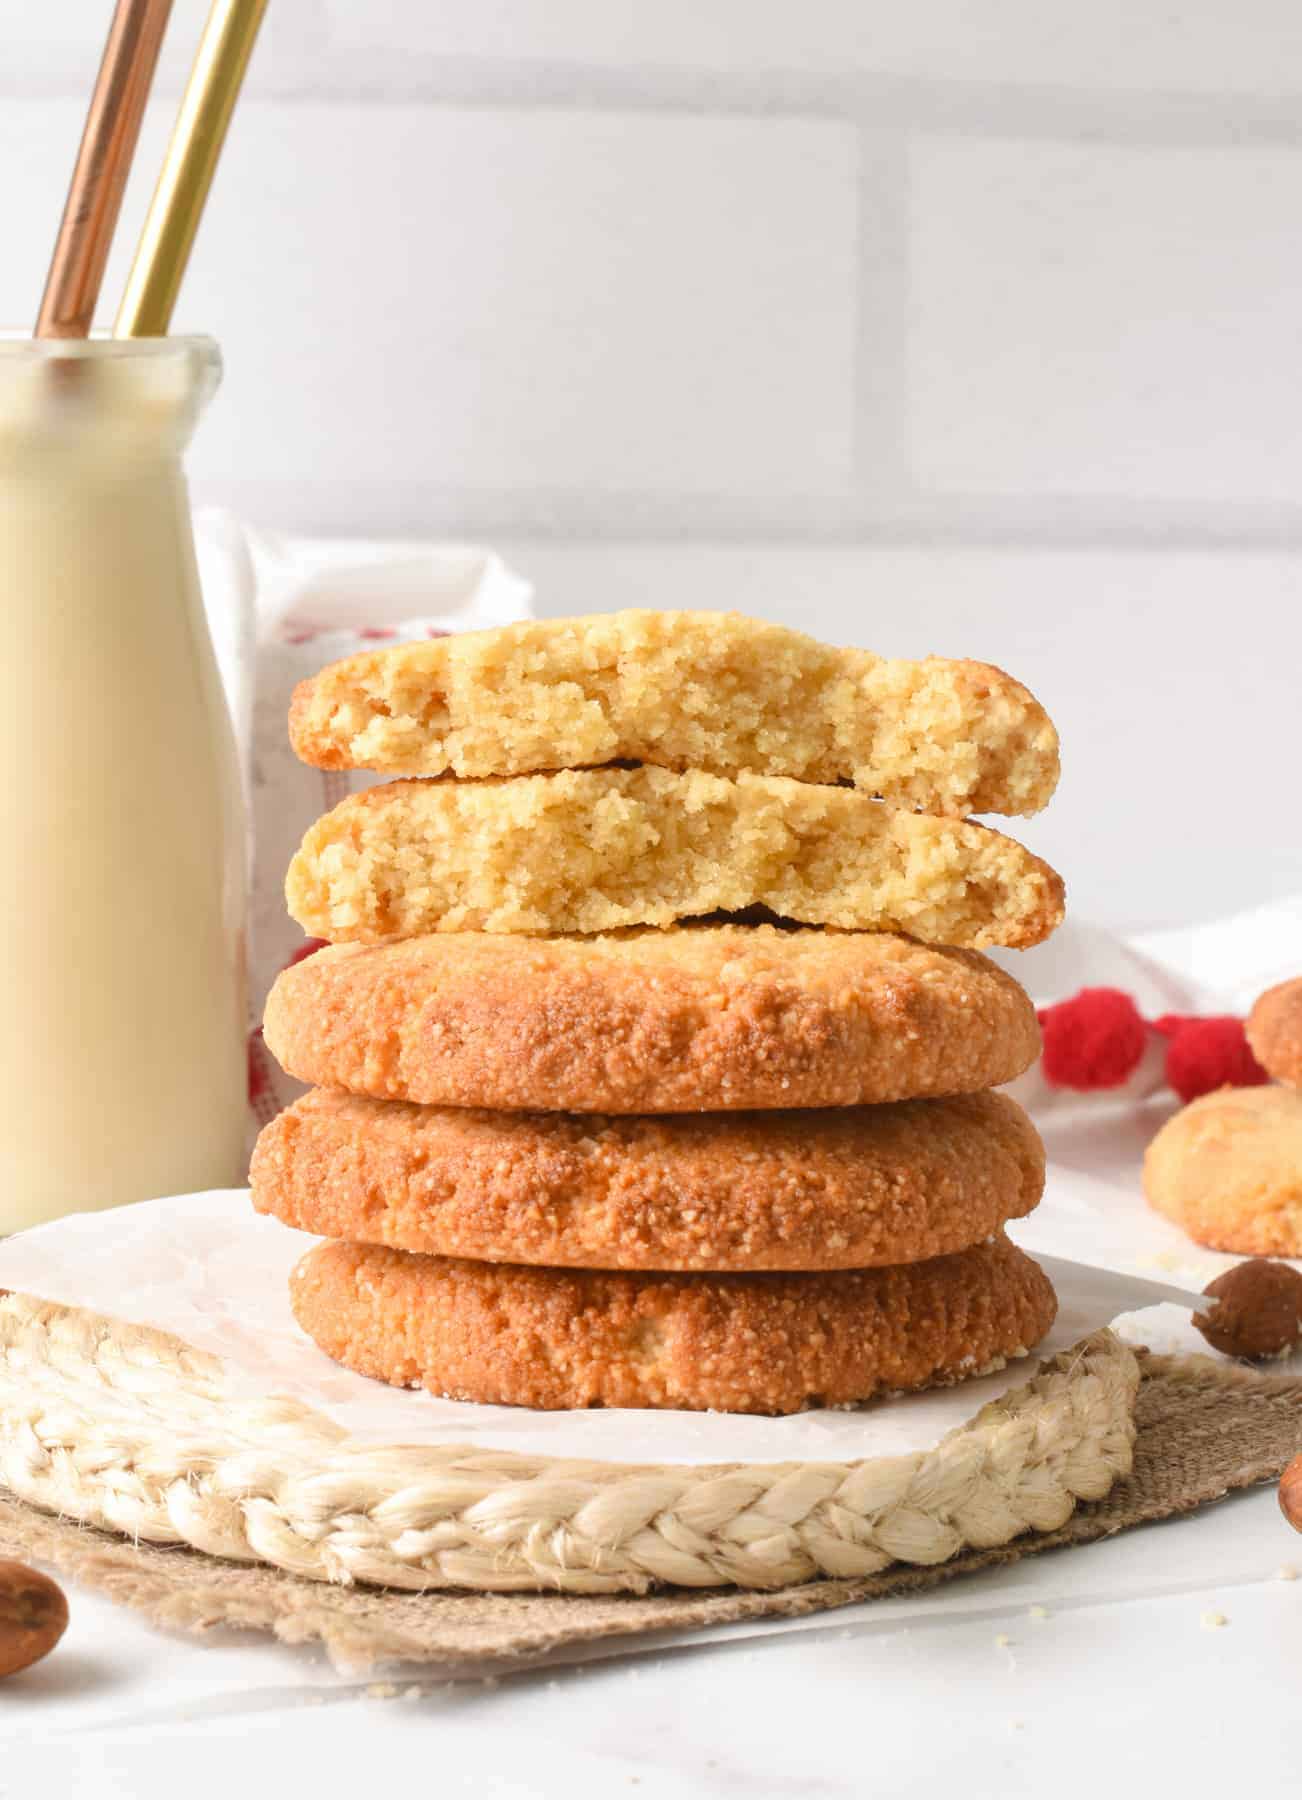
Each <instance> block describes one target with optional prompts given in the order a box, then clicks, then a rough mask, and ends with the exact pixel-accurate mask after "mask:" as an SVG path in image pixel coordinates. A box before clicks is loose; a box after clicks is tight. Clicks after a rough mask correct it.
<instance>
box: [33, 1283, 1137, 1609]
mask: <svg viewBox="0 0 1302 1800" xmlns="http://www.w3.org/2000/svg"><path fill="white" fill-rule="evenodd" d="M1138 1387H1139V1366H1138V1363H1137V1361H1136V1359H1135V1357H1134V1355H1133V1354H1132V1353H1131V1351H1130V1350H1129V1349H1127V1348H1126V1346H1125V1345H1124V1344H1123V1343H1122V1342H1121V1341H1120V1339H1118V1338H1117V1337H1115V1336H1114V1335H1113V1334H1112V1332H1110V1331H1099V1332H1096V1333H1094V1334H1093V1335H1092V1336H1090V1337H1088V1338H1086V1339H1084V1340H1083V1341H1082V1342H1081V1343H1079V1344H1078V1345H1076V1346H1075V1347H1074V1348H1073V1349H1072V1350H1069V1351H1066V1352H1063V1353H1062V1354H1060V1355H1058V1356H1055V1357H1052V1358H1050V1359H1049V1360H1047V1361H1045V1362H1043V1363H1041V1364H1040V1365H1039V1367H1038V1369H1037V1371H1036V1373H1035V1374H1034V1375H1033V1376H1032V1377H1031V1378H1030V1379H1029V1380H1028V1381H1027V1382H1025V1383H1024V1384H1022V1385H1021V1386H1019V1387H1016V1388H1014V1389H1012V1390H1011V1391H1009V1392H1008V1393H1007V1394H1005V1395H1004V1396H1003V1397H1002V1398H1001V1399H999V1400H997V1401H993V1402H991V1403H990V1404H989V1405H987V1406H985V1407H983V1408H982V1409H981V1411H980V1412H978V1413H977V1414H976V1416H975V1417H974V1418H973V1419H972V1420H971V1421H970V1423H968V1424H967V1425H965V1426H962V1427H960V1428H959V1429H958V1430H956V1431H953V1432H951V1433H949V1435H948V1436H946V1437H944V1438H942V1439H941V1441H940V1442H939V1443H938V1444H937V1445H936V1446H935V1447H934V1448H933V1449H931V1450H927V1451H922V1452H918V1453H915V1454H913V1455H908V1456H892V1457H878V1458H874V1459H871V1460H868V1461H863V1462H841V1463H813V1462H807V1463H776V1464H749V1465H717V1466H700V1467H690V1466H682V1467H669V1466H660V1467H638V1466H634V1465H625V1464H617V1463H599V1462H579V1461H563V1460H559V1459H556V1458H549V1457H538V1456H523V1455H519V1454H516V1453H513V1452H506V1451H496V1452H483V1451H478V1450H472V1449H469V1448H466V1447H465V1446H458V1445H447V1446H446V1447H437V1448H432V1447H421V1448H417V1447H404V1446H401V1445H394V1446H392V1447H374V1446H371V1445H369V1444H360V1443H357V1442H356V1441H353V1440H350V1439H349V1438H348V1436H347V1434H346V1433H345V1432H344V1431H343V1430H342V1429H341V1428H340V1427H338V1426H336V1425H335V1424H333V1423H332V1422H331V1420H329V1419H328V1418H326V1417H325V1416H324V1415H323V1414H321V1413H318V1412H316V1411H315V1410H313V1409H312V1408H311V1407H308V1406H305V1405H303V1404H301V1403H300V1402H299V1401H297V1400H291V1399H287V1398H284V1397H280V1398H277V1397H275V1396H272V1397H270V1398H267V1399H265V1400H263V1399H255V1400H250V1399H249V1397H248V1396H247V1394H246V1393H245V1392H243V1391H240V1390H238V1389H237V1386H236V1384H235V1382H234V1381H233V1380H232V1378H231V1377H230V1375H229V1374H228V1373H227V1371H226V1368H225V1365H224V1364H223V1363H222V1362H221V1361H220V1359H218V1358H217V1357H213V1356H210V1355H207V1354H206V1353H204V1352H201V1351H198V1350H195V1349H192V1348H191V1347H190V1346H188V1345H186V1344H184V1343H183V1342H182V1341H181V1340H180V1339H178V1338H175V1337H172V1336H170V1335H168V1334H166V1333H164V1332H161V1331H154V1330H151V1329H148V1328H145V1327H141V1326H136V1325H128V1324H124V1323H121V1322H120V1321H116V1320H113V1319H109V1318H105V1317H103V1316H102V1315H100V1314H97V1313H92V1312H87V1311H83V1310H81V1309H79V1308H72V1307H65V1306H56V1305H53V1304H50V1303H48V1302H45V1301H41V1300H36V1299H32V1298H31V1297H29V1296H26V1295H22V1294H4V1295H3V1296H0V1486H3V1487H7V1488H8V1489H10V1490H11V1491H12V1493H13V1494H14V1495H15V1496H17V1497H18V1498H19V1499H21V1500H24V1501H26V1502H28V1503H29V1504H31V1505H33V1506H36V1507H39V1508H40V1509H42V1510H43V1511H45V1512H49V1513H55V1514H58V1515H59V1516H61V1517H63V1518H68V1519H73V1520H76V1521H77V1522H79V1523H81V1524H85V1525H94V1526H99V1527H101V1528H103V1529H106V1530H109V1531H115V1532H119V1533H122V1534H124V1535H125V1536H127V1537H129V1538H132V1539H134V1540H136V1541H141V1540H144V1541H146V1542H149V1543H153V1544H186V1545H190V1546H191V1547H193V1548H194V1549H197V1550H202V1551H205V1552H207V1553H208V1554H209V1555H211V1556H216V1557H222V1558H226V1559H229V1560H232V1561H236V1562H243V1563H266V1564H270V1565H272V1566H273V1567H275V1568H279V1569H284V1570H288V1571H289V1572H290V1573H292V1574H295V1575H298V1576H302V1577H306V1578H308V1579H310V1580H314V1581H325V1582H338V1583H345V1584H347V1583H351V1582H354V1581H365V1582H372V1583H376V1584H378V1585H381V1586H388V1587H400V1588H408V1589H430V1588H460V1589H473V1590H478V1591H483V1592H498V1593H506V1592H513V1591H537V1590H556V1591H561V1592H565V1593H574V1594H610V1593H621V1592H623V1593H629V1592H631V1593H644V1592H645V1591H646V1590H647V1589H648V1588H650V1587H652V1586H653V1585H655V1584H656V1583H661V1582H668V1583H674V1584H676V1585H678V1586H683V1587H721V1586H728V1585H734V1586H737V1587H741V1588H780V1587H785V1586H789V1585H791V1584H793V1583H797V1582H804V1581H809V1580H811V1579H812V1578H814V1577H817V1576H820V1575H822V1576H864V1575H872V1574H875V1573H877V1572H878V1571H880V1570H883V1569H885V1568H887V1567H888V1566H889V1565H891V1564H893V1563H908V1564H915V1565H934V1564H939V1563H943V1562H946V1561H948V1560H949V1559H950V1558H951V1557H954V1556H957V1555H958V1554H959V1553H960V1552H962V1551H963V1550H965V1549H992V1548H995V1547H997V1546H1000V1545H1004V1544H1007V1543H1010V1542H1011V1541H1012V1540H1013V1539H1014V1538H1016V1537H1018V1536H1020V1535H1021V1534H1022V1533H1024V1532H1027V1531H1035V1532H1045V1531H1054V1530H1057V1529H1058V1528H1059V1527H1061V1526H1062V1525H1063V1524H1065V1522H1066V1521H1067V1519H1068V1518H1070V1516H1071V1514H1072V1512H1073V1510H1074V1508H1075V1506H1076V1503H1077V1501H1078V1500H1099V1499H1102V1498H1103V1497H1104V1496H1105V1495H1106V1494H1107V1493H1108V1492H1109V1490H1110V1489H1111V1487H1112V1485H1113V1483H1114V1482H1115V1481H1116V1480H1117V1479H1118V1477H1120V1476H1123V1475H1126V1474H1128V1473H1129V1471H1130V1468H1131V1455H1132V1446H1133V1443H1134V1437H1135V1427H1134V1407H1135V1399H1136V1394H1137V1392H1138Z"/></svg>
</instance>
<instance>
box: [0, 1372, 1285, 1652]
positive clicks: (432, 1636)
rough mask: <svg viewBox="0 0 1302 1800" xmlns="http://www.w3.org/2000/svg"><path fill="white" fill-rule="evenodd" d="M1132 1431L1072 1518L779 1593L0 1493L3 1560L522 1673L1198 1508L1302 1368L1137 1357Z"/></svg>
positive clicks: (1012, 1557)
mask: <svg viewBox="0 0 1302 1800" xmlns="http://www.w3.org/2000/svg"><path fill="white" fill-rule="evenodd" d="M1140 1366H1141V1370H1142V1380H1141V1384H1140V1390H1139V1396H1138V1401H1137V1406H1136V1415H1135V1416H1136V1423H1137V1425H1138V1435H1137V1438H1136V1442H1135V1448H1134V1460H1133V1467H1132V1469H1131V1471H1130V1473H1129V1474H1128V1475H1126V1476H1124V1477H1122V1478H1121V1479H1120V1480H1118V1481H1117V1482H1116V1483H1115V1485H1114V1486H1113V1488H1112V1490H1111V1492H1110V1493H1109V1494H1108V1495H1107V1497H1106V1498H1105V1499H1102V1500H1099V1501H1095V1502H1085V1503H1082V1504H1080V1505H1078V1506H1077V1507H1076V1509H1075V1511H1074V1512H1073V1514H1072V1516H1071V1518H1070V1519H1069V1520H1068V1521H1067V1523H1066V1524H1065V1525H1062V1526H1061V1527H1060V1528H1058V1529H1056V1530H1050V1531H1041V1532H1030V1533H1027V1534H1026V1535H1024V1536H1022V1537H1020V1538H1018V1539H1017V1540H1016V1541H1015V1542H1012V1543H1009V1544H1006V1545H1004V1546H1002V1547H999V1548H992V1549H986V1550H968V1551H965V1552H963V1553H962V1554H960V1555H958V1556H955V1557H953V1558H951V1559H950V1560H949V1561H947V1562H944V1563H941V1564H938V1565H936V1566H933V1567H929V1568H921V1567H904V1566H899V1565H896V1566H894V1567H892V1568H890V1569H888V1570H886V1571H885V1572H883V1573H881V1574H877V1575H871V1576H866V1577H861V1578H856V1579H850V1580H821V1581H808V1582H805V1583H803V1584H801V1585H798V1586H793V1587H788V1588H785V1589H783V1590H781V1591H780V1592H776V1593H756V1592H745V1591H739V1590H737V1589H735V1588H733V1589H728V1590H726V1591H723V1592H716V1593H711V1594H708V1595H705V1594H701V1593H699V1592H691V1591H687V1592H684V1591H682V1590H678V1591H673V1590H661V1591H658V1592H656V1593H654V1594H650V1595H600V1596H586V1595H569V1594H447V1593H421V1594H404V1593H397V1592H393V1591H382V1590H377V1589H375V1588H370V1587H365V1586H354V1587H350V1588H340V1587H334V1586H329V1585H326V1584H323V1583H321V1582H317V1581H305V1580H302V1579H299V1578H297V1577H295V1576H293V1575H288V1574H285V1573H283V1572H282V1571H280V1570H278V1569H273V1568H268V1567H265V1566H247V1565H232V1564H230V1563H227V1562H222V1561H220V1560H218V1559H217V1558H215V1557H210V1556H205V1555H201V1554H199V1553H198V1552H196V1551H193V1550H188V1549H184V1548H180V1547H177V1548H155V1547H152V1546H149V1545H146V1544H132V1543H129V1542H127V1541H124V1540H123V1539H121V1538H117V1537H113V1536H111V1535H109V1534H107V1533H105V1532H101V1531H96V1530H91V1529H88V1528H86V1527H84V1526H79V1525H76V1524H73V1523H69V1522H67V1521H66V1520H62V1519H59V1518H56V1517H52V1516H50V1515H48V1514H45V1513H42V1512H39V1511H37V1510H35V1509H34V1508H32V1507H29V1506H25V1505H22V1504H20V1503H18V1502H17V1501H14V1500H12V1499H9V1498H4V1497H0V1555H4V1556H19V1557H23V1558H27V1559H29V1560H32V1561H36V1562H39V1563H44V1564H46V1565H48V1566H50V1567H52V1568H54V1569H56V1570H58V1571H60V1572H61V1573H63V1574H66V1575H68V1576H71V1577H73V1578H75V1579H76V1580H78V1581H81V1582H84V1583H85V1584H87V1585H88V1586H90V1587H92V1588H96V1589H98V1590H99V1591H101V1592H102V1593H104V1594H106V1595H108V1596H109V1597H110V1598H112V1599H114V1600H117V1601H119V1602H121V1603H122V1604H124V1605H127V1606H131V1607H133V1608H134V1609H136V1610H137V1611H139V1612H140V1613H142V1614H143V1615H144V1616H145V1617H146V1618H148V1619H150V1620H151V1621H153V1622H154V1623H156V1624H158V1625H161V1626H167V1627H171V1628H179V1629H184V1630H190V1631H204V1630H207V1629H209V1628H211V1627H215V1626H230V1627H235V1628H243V1629H254V1630H260V1631H266V1632H270V1633H274V1635H275V1636H276V1637H277V1638H279V1639H280V1640H281V1641H282V1642H284V1643H288V1644H303V1643H320V1644H322V1645H323V1646H324V1647H325V1649H326V1651H327V1652H328V1654H329V1655H330V1657H331V1659H332V1660H333V1661H334V1662H335V1663H336V1664H337V1665H338V1666H340V1667H342V1668H347V1669H354V1670H356V1669H367V1668H372V1667H374V1666H375V1665H376V1664H380V1663H392V1662H411V1663H426V1664H431V1663H434V1664H438V1665H440V1668H439V1673H440V1675H441V1676H451V1675H456V1674H474V1673H479V1674H484V1673H489V1672H501V1671H503V1670H508V1669H511V1668H525V1667H528V1666H529V1665H530V1664H531V1663H533V1662H536V1661H538V1660H539V1659H541V1658H544V1657H547V1656H549V1655H551V1654H552V1653H554V1652H556V1651H558V1650H568V1649H573V1648H575V1647H578V1646H582V1645H586V1644H593V1643H596V1642H597V1641H598V1640H602V1639H606V1640H609V1639H617V1638H627V1639H633V1638H641V1637H645V1636H646V1635H647V1634H653V1633H658V1632H666V1631H675V1632H677V1631H684V1630H691V1629H702V1628H705V1627H710V1626H716V1625H724V1624H730V1623H734V1622H736V1621H740V1620H752V1619H771V1618H792V1617H797V1616H800V1615H804V1614H808V1613H815V1612H819V1611H822V1610H825V1609H829V1608H833V1607H840V1606H849V1605H851V1604H853V1603H855V1602H857V1601H863V1600H873V1599H879V1598H885V1597H887V1596H890V1595H892V1594H901V1593H908V1592H912V1591H915V1590H918V1589H922V1588H928V1587H932V1586H934V1585H936V1584H937V1583H939V1582H942V1581H949V1580H952V1579H954V1578H955V1577H957V1576H959V1575H968V1574H972V1573H974V1572H975V1571H977V1570H980V1569H984V1568H989V1567H991V1566H993V1565H998V1564H1003V1563H1011V1562H1016V1561H1017V1560H1018V1559H1019V1558H1021V1557H1023V1556H1029V1555H1032V1554H1034V1553H1036V1552H1039V1551H1042V1550H1051V1549H1058V1548H1062V1547H1064V1546H1070V1545H1079V1544H1085V1543H1088V1542H1090V1541H1091V1540H1092V1539H1095V1538H1101V1537H1108V1536H1111V1535H1112V1534H1113V1533H1115V1532H1118V1531H1123V1530H1125V1529H1127V1528H1128V1527H1129V1526H1132V1525H1141V1524H1144V1523H1147V1522H1148V1521H1151V1520H1156V1519H1164V1518H1168V1517H1170V1516H1171V1515H1173V1514H1176V1513H1182V1512H1189V1511H1192V1510H1193V1509H1194V1508H1195V1507H1198V1506H1201V1505H1204V1504H1206V1503H1207V1502H1209V1501H1212V1500H1216V1499H1219V1498H1221V1497H1222V1496H1223V1495H1225V1494H1227V1493H1229V1492H1230V1491H1232V1490H1233V1489H1236V1488H1243V1487H1249V1486H1252V1485H1253V1484H1254V1483H1257V1482H1261V1481H1267V1480H1270V1479H1272V1478H1274V1477H1275V1476H1277V1475H1278V1474H1279V1473H1280V1471H1281V1470H1282V1469H1283V1467H1284V1466H1285V1464H1286V1463H1287V1462H1289V1461H1290V1460H1291V1458H1292V1457H1293V1456H1295V1455H1296V1454H1298V1453H1299V1451H1302V1378H1297V1377H1279V1376H1268V1375H1261V1374H1258V1373H1256V1372H1255V1371H1252V1370H1246V1369H1241V1368H1237V1367H1234V1366H1233V1365H1229V1364H1225V1363H1220V1362H1214V1361H1212V1360H1211V1359H1210V1358H1205V1357H1180V1358H1174V1357H1162V1356H1151V1355H1148V1354H1147V1353H1145V1352H1140Z"/></svg>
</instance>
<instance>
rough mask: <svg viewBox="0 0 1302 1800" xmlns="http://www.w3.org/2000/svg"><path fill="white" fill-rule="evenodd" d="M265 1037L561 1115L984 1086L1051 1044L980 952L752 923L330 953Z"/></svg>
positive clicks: (845, 1102) (339, 1074) (301, 1062)
mask: <svg viewBox="0 0 1302 1800" xmlns="http://www.w3.org/2000/svg"><path fill="white" fill-rule="evenodd" d="M264 1032H265V1037H266V1042H267V1045H268V1047H269V1048H270V1050H271V1051H272V1053H273V1055H274V1056H276V1057H277V1058H278V1060H279V1061H280V1063H281V1065H282V1066H283V1067H284V1068H285V1069H286V1071H287V1072H288V1073H289V1074H291V1075H294V1076H297V1077H298V1078H299V1079H300V1080H302V1081H309V1082H315V1083H319V1084H321V1085H323V1086H327V1087H340V1088H345V1089H347V1090H348V1091H349V1092H351V1093H360V1094H370V1095H372V1096H374V1097H375V1098H377V1099H392V1100H415V1101H420V1102H425V1103H430V1104H434V1105H444V1106H484V1107H504V1108H507V1109H523V1110H542V1111H548V1112H550V1111H562V1112H608V1113H664V1112H670V1113H672V1112H735V1111H743V1110H747V1109H750V1108H769V1107H793V1106H795V1107H806V1106H820V1107H821V1106H859V1105H862V1104H865V1103H871V1102H876V1101H882V1100H908V1099H915V1098H925V1097H927V1096H931V1095H938V1094H961V1093H973V1092H977V1091H979V1090H980V1089H982V1088H989V1087H997V1086H999V1085H1000V1084H1001V1083H1003V1082H1006V1081H1011V1080H1012V1079H1013V1078H1014V1077H1015V1076H1017V1075H1020V1074H1021V1073H1022V1071H1023V1070H1024V1069H1025V1068H1027V1067H1028V1066H1029V1064H1030V1063H1031V1062H1032V1061H1034V1059H1035V1057H1036V1055H1037V1054H1038V1051H1039V1045H1040V1033H1039V1026H1038V1024H1037V1023H1036V1018H1035V1009H1034V1008H1033V1006H1032V1005H1031V1002H1030V1001H1029V1000H1028V999H1027V997H1026V995H1025V994H1024V993H1023V992H1022V990H1021V988H1020V987H1019V986H1018V985H1017V983H1016V982H1015V981H1014V980H1013V979H1012V977H1011V976H1010V975H1006V974H1005V973H1004V972H1003V970H1002V969H999V968H997V967H996V966H995V965H994V964H993V963H992V962H990V961H988V960H987V959H986V958H985V957H983V956H979V955H977V954H975V953H974V952H970V951H962V950H939V949H935V948H931V947H928V946H926V945H923V944H915V943H913V942H911V941H910V940H909V939H908V938H902V937H893V936H890V935H888V934H886V933H867V932H835V931H782V930H779V929H777V928H775V927H773V926H742V925H717V926H694V927H680V928H673V929H669V930H666V931H635V932H625V933H618V934H612V935H610V936H607V937H596V938H555V939H549V940H545V939H538V938H528V937H510V936H501V937H494V936H488V935H485V934H483V933H480V932H466V933H463V934H455V935H454V934H452V933H445V934H442V935H438V936H434V937H425V938H411V939H408V940H406V941H405V942H400V943H394V944H385V945H378V946H374V947H365V948H361V947H352V946H340V947H335V948H333V949H326V950H320V951H318V952H317V954H316V955H315V956H310V957H308V958H307V959H306V960H305V961H304V962H301V963H298V964H297V965H296V966H295V967H293V968H291V969H287V970H286V971H285V972H284V974H283V975H281V976H280V978H279V979H278V981H277V982H276V984H275V986H274V987H273V988H272V990H271V993H270V995H269V997H268V1000H267V1007H266V1018H265V1025H264Z"/></svg>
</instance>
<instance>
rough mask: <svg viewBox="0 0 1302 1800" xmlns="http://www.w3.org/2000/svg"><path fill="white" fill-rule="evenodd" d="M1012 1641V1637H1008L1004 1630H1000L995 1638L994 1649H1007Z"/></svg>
mask: <svg viewBox="0 0 1302 1800" xmlns="http://www.w3.org/2000/svg"><path fill="white" fill-rule="evenodd" d="M1012 1641H1013V1640H1012V1638H1010V1637H1009V1635H1008V1633H1007V1632H1006V1631H1001V1632H1000V1633H999V1634H998V1636H997V1637H996V1638H995V1649H996V1650H1007V1649H1008V1647H1009V1645H1010V1644H1011V1643H1012Z"/></svg>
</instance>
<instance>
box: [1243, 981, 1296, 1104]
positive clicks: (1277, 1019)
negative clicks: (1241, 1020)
mask: <svg viewBox="0 0 1302 1800" xmlns="http://www.w3.org/2000/svg"><path fill="white" fill-rule="evenodd" d="M1246 1030H1247V1036H1248V1047H1249V1048H1250V1049H1251V1051H1252V1054H1253V1055H1254V1056H1255V1057H1256V1059H1257V1061H1258V1062H1259V1063H1260V1064H1261V1066H1262V1068H1263V1069H1264V1070H1265V1071H1266V1073H1267V1075H1269V1076H1271V1077H1272V1078H1273V1079H1274V1080H1275V1081H1284V1082H1287V1083H1288V1085H1289V1086H1290V1087H1295V1088H1302V975H1295V976H1294V977H1293V979H1292V981H1281V982H1280V983H1279V985H1278V987H1273V988H1267V990H1266V992H1265V993H1264V994H1263V995H1262V996H1261V998H1260V999H1259V1000H1258V1001H1257V1003H1256V1005H1255V1006H1254V1007H1253V1009H1252V1011H1251V1012H1250V1013H1249V1014H1248V1020H1247V1026H1246Z"/></svg>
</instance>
